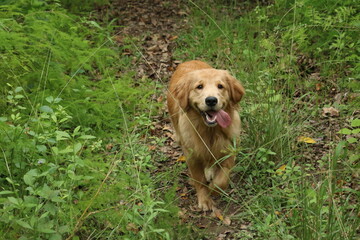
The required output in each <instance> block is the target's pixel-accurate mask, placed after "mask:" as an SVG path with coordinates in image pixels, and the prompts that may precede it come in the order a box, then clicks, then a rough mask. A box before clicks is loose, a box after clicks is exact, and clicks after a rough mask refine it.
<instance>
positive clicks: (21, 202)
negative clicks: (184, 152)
mask: <svg viewBox="0 0 360 240" xmlns="http://www.w3.org/2000/svg"><path fill="white" fill-rule="evenodd" d="M76 2H77V3H80V1H76ZM95 2H97V3H101V2H102V3H105V2H104V1H95ZM68 4H71V3H70V1H40V0H38V1H30V0H22V1H5V2H2V3H1V4H0V53H1V54H0V59H1V61H0V72H1V73H2V78H1V80H0V83H1V86H0V91H1V97H0V109H1V111H0V112H1V115H0V176H1V178H0V235H1V236H2V238H8V239H120V238H121V239H158V238H161V239H173V238H176V236H177V235H176V234H179V233H181V234H184V236H186V234H187V232H189V230H188V229H187V228H186V226H181V225H178V224H177V223H178V221H177V218H174V217H173V216H177V212H178V210H177V207H176V205H175V204H174V202H175V201H176V196H175V190H176V182H174V180H172V183H173V187H172V188H168V187H167V188H166V189H163V190H162V191H159V190H157V188H158V181H156V179H154V177H153V176H151V172H152V170H154V168H155V167H154V162H153V158H154V156H153V152H151V151H149V147H148V142H149V141H150V140H151V139H150V135H149V131H150V130H151V128H153V123H152V121H153V120H152V117H153V116H154V115H155V114H159V109H160V104H159V103H158V102H157V101H153V100H151V99H152V96H153V95H155V94H158V93H159V91H161V90H160V88H159V86H158V84H156V83H153V82H151V81H150V80H148V79H136V78H135V72H134V70H133V69H132V68H131V66H132V65H133V63H132V61H133V59H132V58H131V57H127V56H124V55H123V54H122V51H123V49H124V48H126V49H131V48H132V43H131V41H130V40H129V41H128V42H127V43H125V44H124V45H121V46H120V45H117V44H116V42H114V41H113V40H112V37H111V36H112V35H111V34H112V33H111V31H112V28H113V26H112V25H111V24H108V25H106V26H100V25H99V24H98V23H96V22H95V21H93V20H89V19H87V18H86V17H79V16H76V15H73V14H70V13H69V12H68V11H67V10H66V9H65V8H64V6H66V7H69V6H68ZM72 4H74V3H72ZM85 5H86V4H84V6H83V7H85ZM72 6H73V5H72ZM76 6H78V5H76ZM70 7H71V6H70ZM72 10H73V11H75V10H76V9H72ZM134 51H135V49H134ZM135 86H136V87H135ZM156 141H162V140H161V139H157V140H156ZM156 159H157V160H158V161H162V160H164V156H163V155H162V154H160V153H158V154H157V155H156Z"/></svg>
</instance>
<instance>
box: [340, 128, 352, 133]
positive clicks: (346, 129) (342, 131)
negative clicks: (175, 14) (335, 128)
mask: <svg viewBox="0 0 360 240" xmlns="http://www.w3.org/2000/svg"><path fill="white" fill-rule="evenodd" d="M338 133H341V134H345V135H350V134H351V130H350V129H348V128H343V129H341V130H340V131H339V132H338Z"/></svg>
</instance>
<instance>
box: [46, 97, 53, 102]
mask: <svg viewBox="0 0 360 240" xmlns="http://www.w3.org/2000/svg"><path fill="white" fill-rule="evenodd" d="M45 100H46V101H47V102H48V103H52V102H53V101H54V97H53V96H49V97H47V98H45Z"/></svg>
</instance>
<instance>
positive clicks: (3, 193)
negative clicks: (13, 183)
mask: <svg viewBox="0 0 360 240" xmlns="http://www.w3.org/2000/svg"><path fill="white" fill-rule="evenodd" d="M13 193H14V192H13V191H8V190H5V191H1V192H0V195H6V194H13Z"/></svg>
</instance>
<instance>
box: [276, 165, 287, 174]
mask: <svg viewBox="0 0 360 240" xmlns="http://www.w3.org/2000/svg"><path fill="white" fill-rule="evenodd" d="M285 169H286V164H284V165H281V166H280V167H279V168H278V169H277V170H276V173H277V174H278V175H282V174H284V171H285Z"/></svg>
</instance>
